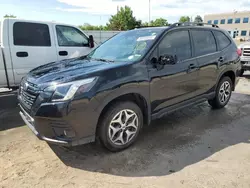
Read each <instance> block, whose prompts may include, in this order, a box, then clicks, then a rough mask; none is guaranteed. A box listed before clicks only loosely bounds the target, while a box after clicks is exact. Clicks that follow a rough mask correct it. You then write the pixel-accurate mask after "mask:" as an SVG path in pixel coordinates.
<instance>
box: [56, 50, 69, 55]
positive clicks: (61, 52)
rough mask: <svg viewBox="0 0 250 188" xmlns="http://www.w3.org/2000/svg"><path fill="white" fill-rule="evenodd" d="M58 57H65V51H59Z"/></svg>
mask: <svg viewBox="0 0 250 188" xmlns="http://www.w3.org/2000/svg"><path fill="white" fill-rule="evenodd" d="M58 54H59V55H60V56H67V55H68V52H67V51H59V53H58Z"/></svg>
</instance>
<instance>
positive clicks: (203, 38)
mask: <svg viewBox="0 0 250 188" xmlns="http://www.w3.org/2000/svg"><path fill="white" fill-rule="evenodd" d="M192 35H193V39H194V48H195V55H196V56H202V55H206V54H210V53H214V52H216V43H215V39H214V36H213V34H212V32H211V31H204V30H193V31H192Z"/></svg>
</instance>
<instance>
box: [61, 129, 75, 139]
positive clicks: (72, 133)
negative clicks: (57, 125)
mask: <svg viewBox="0 0 250 188" xmlns="http://www.w3.org/2000/svg"><path fill="white" fill-rule="evenodd" d="M63 133H64V135H65V136H66V137H67V138H74V137H75V136H76V133H75V131H73V130H69V129H67V130H64V131H63Z"/></svg>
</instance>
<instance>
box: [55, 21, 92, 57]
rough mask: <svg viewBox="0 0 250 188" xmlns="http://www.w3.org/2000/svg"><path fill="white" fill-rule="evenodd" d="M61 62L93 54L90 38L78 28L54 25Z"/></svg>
mask: <svg viewBox="0 0 250 188" xmlns="http://www.w3.org/2000/svg"><path fill="white" fill-rule="evenodd" d="M54 30H55V32H54V33H55V39H56V45H57V56H58V59H59V60H62V59H69V58H75V57H79V56H83V55H87V54H88V53H89V52H91V50H92V49H91V48H90V47H89V40H88V37H87V36H86V35H85V34H84V33H83V32H82V31H81V30H80V29H78V28H76V27H73V26H66V25H56V24H55V25H54Z"/></svg>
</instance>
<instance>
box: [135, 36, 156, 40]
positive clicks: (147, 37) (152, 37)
mask: <svg viewBox="0 0 250 188" xmlns="http://www.w3.org/2000/svg"><path fill="white" fill-rule="evenodd" d="M155 37H156V35H153V36H145V37H139V38H138V39H137V41H146V40H154V39H155Z"/></svg>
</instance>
